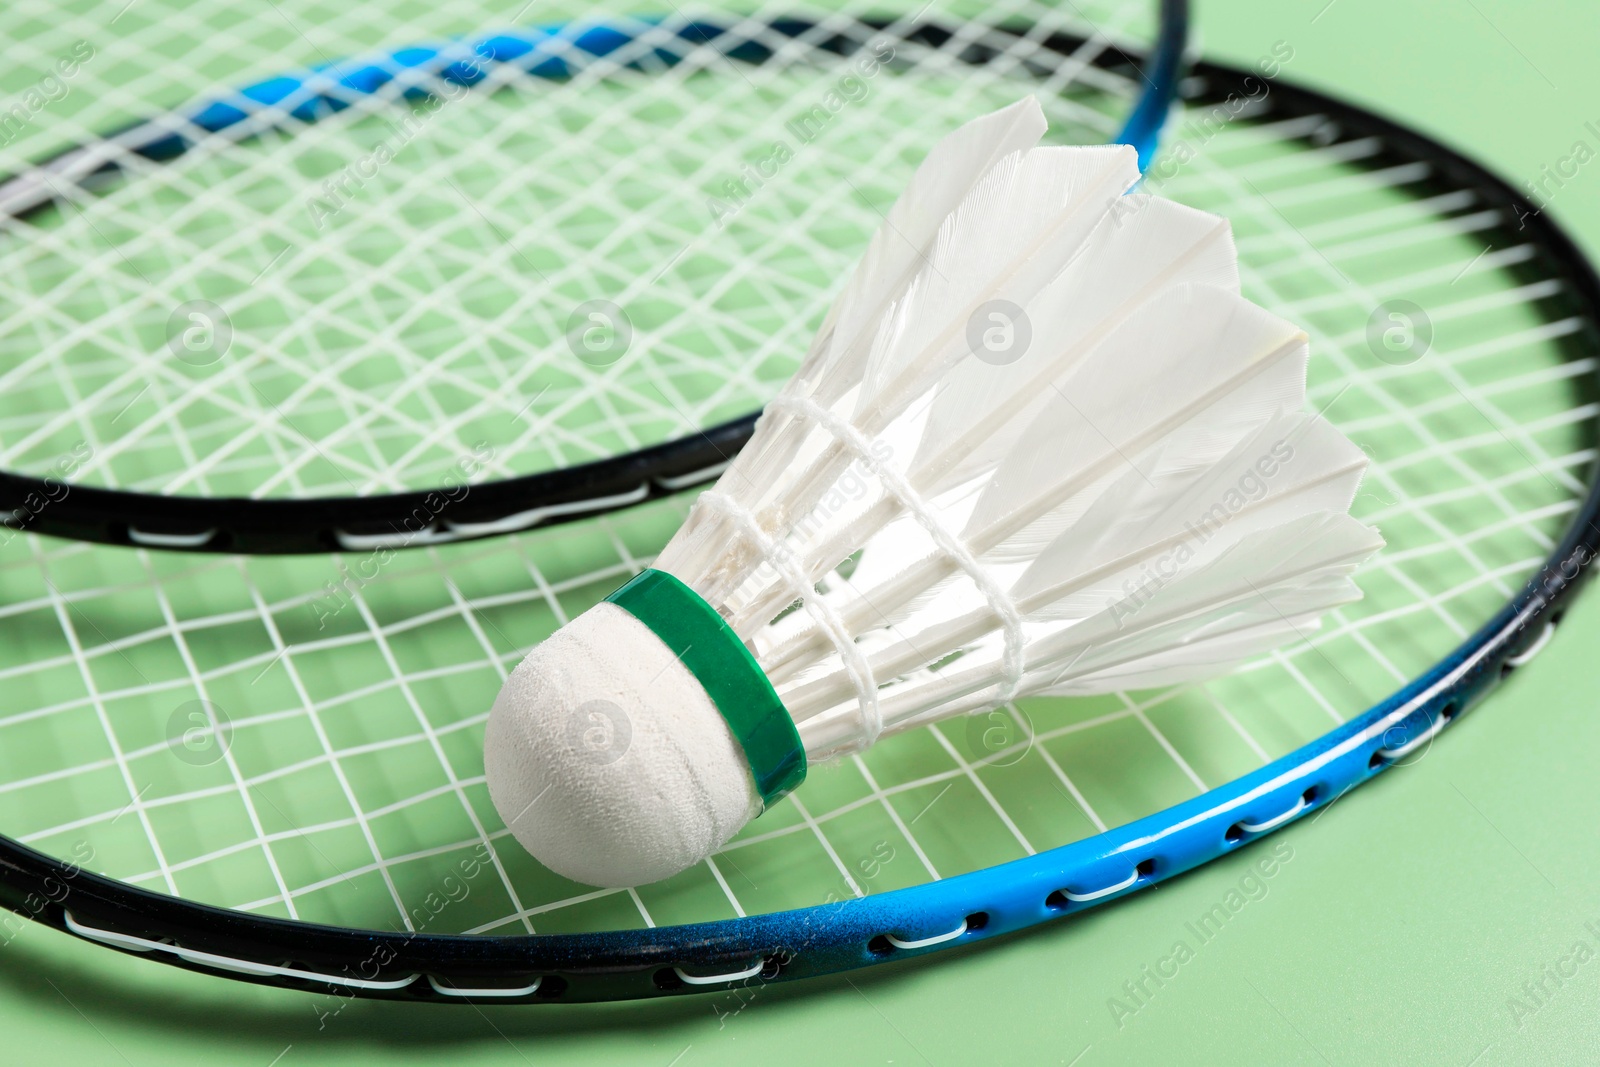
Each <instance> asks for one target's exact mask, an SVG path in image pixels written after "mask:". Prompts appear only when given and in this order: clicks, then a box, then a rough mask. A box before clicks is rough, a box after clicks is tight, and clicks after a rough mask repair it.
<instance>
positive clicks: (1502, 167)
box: [0, 0, 1600, 1067]
mask: <svg viewBox="0 0 1600 1067" xmlns="http://www.w3.org/2000/svg"><path fill="white" fill-rule="evenodd" d="M1199 8H1200V9H1199V11H1198V29H1199V32H1200V38H1201V45H1202V48H1203V50H1204V52H1205V53H1206V54H1207V55H1209V56H1212V57H1216V58H1223V59H1229V60H1234V61H1237V62H1240V63H1246V64H1247V63H1250V62H1253V61H1254V60H1255V59H1256V58H1257V57H1258V56H1260V55H1262V54H1264V53H1266V52H1267V51H1269V50H1270V48H1271V47H1272V45H1273V44H1274V42H1277V41H1280V40H1281V41H1287V42H1289V43H1290V44H1291V45H1292V46H1293V48H1294V51H1295V57H1294V60H1293V62H1292V64H1291V65H1290V67H1289V68H1288V69H1287V70H1286V77H1288V78H1292V79H1294V80H1297V81H1299V82H1302V83H1309V84H1312V85H1315V86H1319V87H1322V88H1324V89H1330V90H1333V91H1335V92H1336V93H1339V94H1342V95H1345V96H1347V97H1350V98H1351V99H1353V100H1355V101H1357V102H1359V103H1362V104H1365V105H1367V106H1369V107H1372V108H1374V109H1376V110H1379V111H1382V112H1386V113H1389V114H1392V115H1396V116H1398V117H1401V118H1404V119H1406V120H1407V121H1409V122H1411V123H1413V124H1414V125H1416V126H1418V127H1420V128H1421V129H1423V130H1424V131H1426V132H1429V133H1431V134H1433V135H1434V136H1436V137H1438V138H1440V139H1442V140H1444V141H1445V142H1447V143H1449V144H1452V145H1455V146H1458V147H1461V148H1463V149H1465V150H1466V151H1467V152H1468V153H1469V154H1471V155H1474V156H1476V157H1478V158H1479V159H1481V160H1483V161H1484V162H1486V163H1488V164H1490V165H1491V166H1492V167H1494V168H1495V169H1496V170H1498V171H1499V172H1500V173H1501V174H1502V175H1504V176H1505V177H1507V178H1509V179H1511V180H1512V181H1513V183H1514V184H1516V185H1519V186H1521V185H1523V184H1524V183H1525V182H1526V181H1527V180H1528V179H1533V178H1537V177H1539V175H1540V171H1541V168H1542V167H1544V166H1546V165H1552V166H1553V165H1554V164H1555V163H1556V162H1557V161H1558V160H1559V159H1561V158H1562V157H1563V156H1566V155H1567V154H1568V153H1569V151H1570V150H1571V148H1572V145H1573V142H1574V141H1576V140H1578V139H1579V138H1584V139H1587V140H1589V141H1590V143H1593V139H1594V135H1593V134H1592V133H1589V132H1587V131H1585V129H1584V123H1585V122H1586V121H1595V122H1597V123H1600V65H1597V64H1596V63H1595V50H1596V47H1597V46H1600V8H1596V6H1595V5H1594V4H1593V2H1592V0H1571V2H1567V3H1561V4H1552V3H1545V4H1537V5H1535V4H1529V3H1525V2H1523V3H1519V2H1515V0H1448V2H1445V0H1435V2H1428V3H1402V2H1398V0H1333V2H1332V3H1329V2H1328V0H1292V2H1284V0H1278V2H1273V0H1248V2H1247V0H1210V2H1204V3H1201V4H1199ZM1597 191H1600V169H1594V168H1589V169H1584V170H1581V171H1580V172H1579V173H1578V175H1577V177H1576V178H1575V179H1572V180H1571V181H1569V182H1567V183H1566V184H1565V186H1564V187H1563V188H1561V189H1560V190H1559V191H1557V193H1556V195H1555V197H1554V198H1553V200H1552V203H1551V210H1552V211H1553V212H1554V213H1555V214H1556V216H1557V217H1558V218H1559V219H1560V220H1561V221H1563V222H1564V223H1565V224H1566V225H1567V226H1568V227H1569V228H1570V229H1571V230H1573V231H1574V232H1575V233H1576V234H1577V236H1578V237H1579V239H1580V240H1581V241H1582V242H1583V243H1584V244H1585V246H1586V247H1587V248H1588V249H1589V250H1590V251H1591V252H1592V253H1595V254H1600V197H1597V196H1596V193H1597ZM1597 638H1600V596H1595V595H1593V594H1591V596H1590V598H1589V599H1587V600H1585V601H1582V602H1581V603H1580V604H1579V606H1578V607H1577V608H1576V610H1574V611H1573V612H1572V613H1571V614H1570V615H1569V616H1568V618H1567V621H1566V622H1565V623H1564V624H1563V627H1562V630H1561V632H1560V633H1559V634H1558V635H1557V636H1556V638H1555V640H1554V641H1553V642H1552V643H1551V644H1550V645H1549V646H1548V647H1547V648H1546V650H1545V651H1544V652H1543V653H1541V654H1540V656H1539V658H1538V660H1537V661H1536V664H1535V665H1534V666H1533V668H1532V669H1529V670H1524V671H1520V672H1518V673H1517V675H1516V676H1515V677H1514V678H1513V679H1512V680H1511V681H1510V682H1508V684H1507V685H1505V686H1503V687H1502V688H1501V689H1500V690H1499V691H1498V692H1497V693H1496V694H1495V695H1494V696H1493V697H1492V698H1491V699H1490V701H1489V702H1488V703H1487V704H1485V705H1484V707H1483V708H1481V709H1480V710H1479V711H1478V712H1477V713H1476V714H1474V715H1473V716H1472V717H1471V719H1470V720H1469V721H1468V723H1467V724H1464V725H1463V726H1462V728H1461V729H1459V730H1452V731H1450V732H1449V733H1448V734H1447V735H1445V740H1444V741H1443V742H1442V743H1440V744H1439V745H1437V746H1434V747H1433V748H1432V749H1431V750H1430V751H1429V753H1428V756H1427V758H1426V759H1424V760H1421V761H1420V762H1418V763H1416V764H1414V765H1412V766H1408V767H1404V768H1401V769H1398V770H1397V771H1395V772H1393V773H1390V774H1386V775H1383V776H1382V777H1381V778H1379V779H1378V780H1377V781H1375V782H1374V783H1373V784H1371V785H1370V786H1368V787H1366V788H1364V789H1362V790H1360V791H1359V792H1356V793H1354V794H1352V795H1351V796H1350V797H1348V798H1346V799H1343V800H1341V801H1340V802H1339V803H1337V804H1336V805H1334V806H1333V807H1332V808H1330V809H1327V811H1328V814H1327V815H1326V817H1324V816H1323V815H1320V814H1319V816H1318V817H1316V818H1315V819H1312V820H1306V821H1302V822H1300V823H1297V824H1295V825H1293V826H1292V827H1290V828H1289V829H1287V830H1285V831H1283V832H1281V833H1278V834H1275V835H1273V836H1272V838H1271V839H1270V841H1269V842H1267V843H1266V844H1262V845H1257V846H1252V847H1249V848H1246V849H1243V850H1241V851H1239V852H1237V853H1234V854H1232V855H1230V856H1228V857H1227V858H1225V859H1222V860H1219V861H1217V862H1215V863H1213V864H1210V865H1209V866H1207V867H1204V868H1202V869H1201V870H1199V871H1197V872H1194V873H1191V874H1188V875H1185V876H1183V877H1180V878H1178V879H1176V880H1174V881H1171V882H1167V883H1165V884H1163V885H1162V886H1160V887H1159V888H1158V889H1156V890H1154V891H1151V892H1147V893H1143V894H1139V895H1137V896H1135V897H1133V898H1131V899H1129V900H1127V901H1125V902H1123V903H1120V904H1117V905H1115V906H1112V907H1108V908H1105V909H1101V910H1097V911H1095V912H1092V913H1090V914H1088V915H1086V916H1084V917H1081V918H1077V919H1073V920H1071V921H1068V922H1063V923H1059V924H1055V925H1053V926H1050V927H1046V928H1042V929H1037V930H1034V931H1032V932H1030V933H1027V934H1024V935H1021V936H1016V937H1012V938H1008V939H1002V940H999V941H995V942H989V943H985V944H983V945H981V946H975V947H974V948H973V949H970V950H963V951H959V952H953V953H946V954H939V955H935V956H933V957H931V958H926V959H923V960H920V961H915V962H911V963H907V964H900V965H893V966H887V967H883V968H879V969H877V970H874V971H870V972H863V973H858V974H854V975H850V976H843V977H837V978H833V979H825V980H820V981H815V982H810V983H806V984H801V985H795V986H783V987H769V988H765V989H762V990H761V991H760V992H759V994H758V995H757V996H755V998H754V999H753V1000H751V1001H750V1002H749V1003H747V1004H746V1005H745V1006H744V1007H743V1008H742V1010H739V1011H737V1012H736V1013H735V1012H732V1011H731V1009H733V1008H735V1007H738V1004H737V1002H735V1001H732V1000H729V999H727V998H719V997H716V996H706V997H684V998H675V999H672V1000H668V1001H660V1002H650V1003H638V1004H619V1005H600V1006H582V1005H576V1006H575V1005H563V1006H559V1007H545V1006H537V1007H499V1008H494V1007H490V1008H483V1009H481V1010H480V1009H477V1008H473V1007H466V1006H457V1007H434V1006H431V1005H409V1004H386V1003H373V1002H351V1003H349V1004H348V1005H347V1006H345V1007H344V1009H343V1010H342V1011H340V1012H339V1013H338V1014H336V1015H328V1016H321V1015H320V1014H319V1013H320V1012H325V1011H327V1009H328V1008H329V1007H330V1006H331V1005H332V1003H333V1002H331V1001H329V1000H328V999H326V998H312V997H307V996H305V995H302V994H298V993H291V992H286V991H279V990H270V989H261V988H256V987H250V986H243V985H238V984H234V983H229V982H221V981H218V980H216V979H212V978H205V977H201V976H198V975H193V974H188V973H184V972H180V971H176V970H172V969H168V968H162V967H157V966H154V965H152V964H149V963H146V962H143V961H140V960H138V959H134V958H130V957H127V956H122V955H117V954H114V953H110V952H106V951H104V950H101V949H96V948H92V947H90V946H88V945H86V944H84V943H82V942H79V941H76V940H73V939H71V938H68V937H66V936H65V935H61V934H57V933H55V932H53V931H49V930H46V929H43V928H38V927H29V928H27V929H25V930H23V931H22V932H21V933H20V934H19V935H18V936H17V937H15V938H14V939H13V940H12V941H11V942H10V943H9V944H7V945H5V946H4V948H3V949H0V1035H3V1037H0V1041H3V1048H4V1051H3V1053H0V1056H3V1059H4V1061H5V1062H8V1063H29V1062H36V1061H38V1060H44V1059H48V1060H50V1061H56V1062H80V1063H108V1064H118V1063H128V1064H139V1065H143V1064H171V1063H178V1064H187V1063H197V1064H198V1063H207V1064H247V1065H261V1067H267V1065H269V1064H274V1063H276V1064H280V1065H282V1067H296V1065H298V1064H302V1063H336V1064H352V1065H353V1064H369V1063H388V1064H406V1063H429V1064H490V1063H492V1064H522V1063H528V1064H546V1063H602V1062H604V1063H617V1064H634V1063H638V1064H653V1065H660V1067H667V1065H670V1064H677V1065H681V1067H695V1065H700V1064H718V1063H739V1064H750V1063H757V1062H762V1061H765V1062H775V1063H790V1062H799V1063H804V1062H833V1063H843V1064H856V1063H861V1064H875V1063H896V1064H917V1063H930V1064H946V1063H975V1062H995V1063H1047V1064H1078V1065H1082V1067H1093V1065H1097V1064H1112V1063H1153V1062H1160V1061H1167V1062H1179V1063H1241V1062H1242V1063H1270V1064H1302V1063H1303V1064H1346V1063H1441V1064H1460V1065H1466V1064H1485V1065H1487V1064H1500V1063H1594V1062H1597V1061H1600V953H1597V955H1596V956H1595V958H1592V959H1589V958H1587V957H1586V962H1583V963H1581V964H1580V963H1577V962H1576V960H1574V959H1572V958H1571V957H1568V953H1569V952H1571V950H1572V947H1573V945H1574V943H1575V942H1577V941H1579V940H1580V939H1581V940H1583V941H1584V942H1586V943H1587V945H1588V946H1589V947H1590V948H1591V949H1597V950H1600V840H1597V838H1600V834H1597V831H1596V824H1597V820H1600V792H1597V791H1596V790H1595V789H1594V788H1593V787H1592V783H1593V781H1594V777H1595V776H1594V765H1595V763H1596V762H1597V761H1600V718H1597V717H1596V716H1595V715H1594V713H1593V712H1594V709H1595V708H1596V706H1597V705H1600V700H1597V699H1596V696H1595V687H1594V683H1593V682H1592V681H1591V666H1592V659H1593V656H1592V653H1591V652H1590V647H1591V646H1592V645H1593V643H1594V642H1595V641H1596V639H1597ZM1275 846H1276V847H1277V848H1278V849H1279V852H1278V856H1279V858H1280V859H1282V857H1283V856H1284V855H1285V854H1286V853H1289V852H1290V850H1292V854H1291V855H1290V858H1289V859H1288V860H1287V861H1286V862H1282V863H1280V865H1279V866H1278V868H1277V869H1276V872H1275V873H1274V874H1273V876H1272V877H1271V878H1270V879H1268V880H1267V881H1266V885H1267V887H1268V891H1267V893H1266V895H1265V896H1264V897H1261V898H1260V899H1256V900H1253V901H1252V902H1251V903H1250V904H1249V905H1248V906H1247V907H1246V908H1244V909H1243V910H1242V911H1240V913H1239V914H1238V915H1237V916H1236V917H1235V918H1234V919H1233V920H1232V921H1230V922H1229V923H1228V925H1227V926H1226V927H1225V928H1224V929H1223V930H1222V932H1221V933H1220V934H1218V935H1217V936H1216V937H1215V938H1214V939H1213V940H1211V941H1209V942H1207V943H1205V944H1203V945H1200V946H1199V947H1198V950H1197V951H1196V953H1195V956H1194V958H1193V959H1192V960H1190V961H1189V962H1187V963H1185V964H1184V965H1183V966H1182V967H1181V968H1180V969H1179V971H1178V974H1177V976H1176V977H1175V978H1172V979H1170V980H1168V981H1166V983H1165V984H1164V985H1162V986H1160V987H1159V988H1157V987H1155V986H1154V985H1153V984H1149V983H1147V986H1146V988H1147V989H1148V990H1151V991H1152V993H1151V995H1150V996H1149V997H1148V1001H1147V1003H1145V1004H1144V1006H1143V1007H1140V1008H1139V1010H1137V1011H1136V1012H1135V1013H1133V1014H1131V1015H1124V1016H1123V1017H1122V1018H1120V1019H1118V1018H1116V1017H1115V1016H1114V1014H1113V1012H1112V1011H1111V1010H1110V1008H1109V1006H1108V1001H1109V1000H1110V998H1112V997H1114V996H1116V997H1122V998H1123V1000H1124V1003H1132V1002H1131V1001H1129V1000H1128V999H1127V997H1126V994H1125V993H1124V992H1123V984H1124V983H1125V982H1128V981H1132V980H1137V979H1139V978H1140V976H1141V973H1142V970H1143V968H1144V967H1145V966H1147V965H1154V964H1155V963H1156V961H1157V960H1158V959H1160V958H1161V957H1163V956H1165V955H1166V954H1167V953H1168V952H1169V951H1170V950H1171V947H1172V945H1173V943H1174V941H1176V940H1177V939H1178V938H1180V937H1184V938H1185V939H1187V940H1192V938H1190V936H1189V935H1188V934H1187V932H1186V926H1185V924H1186V923H1188V922H1189V921H1191V920H1193V919H1195V918H1196V917H1198V916H1199V915H1201V914H1202V913H1204V912H1206V911H1207V910H1209V909H1210V908H1211V906H1212V905H1214V904H1216V903H1218V902H1220V901H1221V900H1222V899H1223V897H1224V896H1225V895H1226V894H1227V893H1228V891H1229V890H1230V889H1231V888H1233V887H1235V886H1236V885H1237V884H1238V883H1239V880H1240V879H1241V878H1242V877H1245V876H1246V875H1247V873H1248V872H1250V871H1251V870H1252V868H1253V867H1254V866H1255V865H1256V864H1257V863H1258V862H1259V861H1260V860H1262V859H1264V858H1266V857H1267V856H1268V855H1269V853H1271V852H1272V850H1273V848H1274V847H1275ZM1588 923H1592V924H1593V926H1594V930H1595V931H1596V932H1595V933H1591V932H1590V930H1589V929H1588V928H1587V927H1586V925H1585V924H1588ZM1564 957H1565V958H1566V959H1564ZM1558 965H1559V966H1562V967H1565V968H1566V969H1567V970H1569V971H1571V970H1573V969H1574V968H1575V973H1572V974H1571V976H1570V977H1567V978H1565V979H1561V980H1559V981H1557V980H1556V979H1552V978H1545V977H1544V971H1545V968H1546V967H1552V968H1553V967H1557V966H1558ZM1541 978H1544V982H1545V985H1544V989H1543V991H1542V992H1541V993H1540V994H1539V997H1540V998H1541V999H1542V1001H1543V1003H1538V1002H1536V1001H1535V1000H1533V999H1531V998H1530V997H1529V996H1528V994H1527V993H1526V992H1524V989H1523V986H1524V983H1528V982H1533V983H1538V982H1539V981H1540V980H1541ZM1512 998H1517V999H1518V1000H1519V1001H1521V1002H1522V1003H1523V1004H1524V1005H1525V1006H1526V1007H1528V1008H1531V1009H1532V1010H1531V1011H1527V1010H1521V1011H1515V1012H1514V1011H1513V1006H1512V1004H1511V1000H1512Z"/></svg>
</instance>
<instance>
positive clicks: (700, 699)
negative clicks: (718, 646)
mask: <svg viewBox="0 0 1600 1067" xmlns="http://www.w3.org/2000/svg"><path fill="white" fill-rule="evenodd" d="M484 769H485V771H486V772H487V774H488V781H489V795H490V797H491V798H492V799H493V801H494V805H495V808H496V810H498V811H499V813H500V817H501V818H502V819H504V820H505V823H506V825H507V826H508V827H509V828H510V829H511V832H512V834H513V835H514V836H515V837H516V839H517V841H518V842H520V843H521V844H522V846H523V847H524V848H526V849H527V850H528V851H529V852H530V853H532V854H533V856H534V857H535V858H536V859H538V860H539V862H540V863H543V864H544V865H545V866H546V867H548V868H550V869H551V870H552V871H555V872H556V873H557V874H560V875H562V876H564V877H567V878H570V879H572V880H573V881H575V882H582V883H584V884H586V885H596V886H628V885H637V884H641V883H644V882H654V881H658V880H660V879H662V878H666V877H669V876H671V875H674V874H677V873H678V872H679V871H682V870H684V869H686V868H688V867H690V866H693V865H694V864H696V863H698V862H700V861H701V860H703V859H705V858H706V857H707V856H709V855H710V854H711V853H712V852H714V851H715V850H716V849H717V848H719V847H721V846H722V845H723V844H724V843H725V842H726V841H727V840H728V839H729V838H730V837H732V836H733V835H734V834H735V833H737V832H738V830H739V829H740V827H742V826H744V824H745V823H747V822H749V821H750V820H751V819H753V818H755V816H756V815H757V814H759V813H760V811H761V798H760V796H759V794H758V793H757V792H756V786H755V781H754V778H753V777H752V775H751V772H750V768H749V765H748V764H747V762H746V760H745V756H744V752H743V750H742V749H741V748H740V747H739V743H738V742H737V741H736V740H735V738H734V736H733V733H732V731H731V730H730V729H729V728H728V724H727V722H726V720H724V719H723V717H722V715H721V713H719V712H718V710H717V707H716V705H715V704H713V703H712V701H711V698H710V697H709V696H707V695H706V691H705V689H704V688H703V687H702V686H701V684H700V682H699V681H698V680H696V678H695V676H694V675H693V674H691V673H690V672H689V670H688V668H686V667H685V666H684V665H683V663H682V662H681V661H680V660H679V659H678V657H677V656H675V655H673V653H672V651H671V650H670V649H668V648H667V646H666V645H665V644H663V643H662V641H661V639H660V638H659V637H657V636H656V635H655V634H654V633H653V632H652V631H651V630H650V629H649V628H648V627H647V626H645V625H644V624H643V623H642V622H640V621H639V620H638V619H636V618H634V617H633V616H632V615H630V614H629V613H628V612H626V611H624V610H622V609H621V608H619V607H617V606H616V605H615V604H612V603H609V602H607V603H601V604H598V605H596V606H595V607H593V608H591V609H589V610H588V611H586V612H584V613H583V614H582V615H580V616H579V617H578V618H576V619H574V620H573V621H572V622H570V623H568V624H567V625H566V626H564V627H562V628H561V629H560V630H559V631H557V632H556V633H555V634H554V635H553V636H551V637H550V638H549V639H548V640H547V641H545V642H544V643H543V644H541V645H539V646H538V647H537V648H535V649H534V650H533V652H531V653H530V654H529V655H528V657H527V658H526V659H524V660H523V661H522V663H520V664H519V665H518V666H517V668H516V670H515V671H513V672H512V674H511V677H510V678H509V679H507V681H506V684H505V686H504V687H503V688H502V689H501V691H500V696H499V698H498V699H497V700H496V701H495V704H494V708H493V710H492V711H490V713H489V724H488V729H487V732H486V734H485V739H484Z"/></svg>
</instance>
